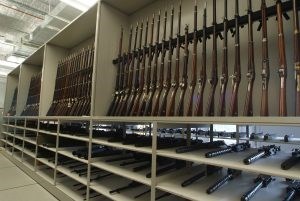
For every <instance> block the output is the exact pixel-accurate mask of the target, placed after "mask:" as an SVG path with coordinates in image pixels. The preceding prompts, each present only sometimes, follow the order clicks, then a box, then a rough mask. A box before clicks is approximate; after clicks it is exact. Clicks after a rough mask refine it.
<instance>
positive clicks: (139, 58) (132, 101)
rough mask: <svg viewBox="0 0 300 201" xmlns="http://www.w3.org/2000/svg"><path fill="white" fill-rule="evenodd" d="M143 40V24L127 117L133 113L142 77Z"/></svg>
mask: <svg viewBox="0 0 300 201" xmlns="http://www.w3.org/2000/svg"><path fill="white" fill-rule="evenodd" d="M142 38H143V22H142V24H141V27H140V40H139V48H138V50H137V52H138V54H137V64H136V69H135V79H134V83H133V87H132V89H131V93H130V96H129V98H128V104H127V109H126V112H125V115H127V116H129V115H130V113H131V110H132V107H133V105H134V100H135V97H136V93H137V90H138V88H139V86H138V85H139V77H140V65H141V49H142ZM132 73H133V72H132ZM132 78H133V76H132Z"/></svg>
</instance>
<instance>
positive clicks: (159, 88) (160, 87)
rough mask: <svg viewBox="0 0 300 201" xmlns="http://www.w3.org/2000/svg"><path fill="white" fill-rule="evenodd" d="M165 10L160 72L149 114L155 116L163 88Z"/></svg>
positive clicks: (165, 30)
mask: <svg viewBox="0 0 300 201" xmlns="http://www.w3.org/2000/svg"><path fill="white" fill-rule="evenodd" d="M167 14H168V13H167V11H165V17H164V33H163V38H162V48H161V64H160V72H159V78H158V83H157V86H156V91H157V92H156V96H155V98H154V101H153V107H152V112H151V116H157V115H158V113H159V111H158V110H159V101H160V96H161V92H162V90H163V81H164V72H165V57H166V47H165V45H166V44H165V41H166V32H167Z"/></svg>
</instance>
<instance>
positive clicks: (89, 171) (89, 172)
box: [86, 119, 94, 201]
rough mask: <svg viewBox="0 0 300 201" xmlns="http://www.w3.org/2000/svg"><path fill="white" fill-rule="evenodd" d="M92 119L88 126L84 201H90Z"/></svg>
mask: <svg viewBox="0 0 300 201" xmlns="http://www.w3.org/2000/svg"><path fill="white" fill-rule="evenodd" d="M93 123H94V121H93V119H91V120H90V125H89V144H88V148H89V154H88V169H87V182H86V200H87V201H89V200H90V185H91V163H92V140H93Z"/></svg>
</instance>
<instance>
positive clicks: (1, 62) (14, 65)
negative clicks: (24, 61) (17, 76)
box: [0, 60, 20, 68]
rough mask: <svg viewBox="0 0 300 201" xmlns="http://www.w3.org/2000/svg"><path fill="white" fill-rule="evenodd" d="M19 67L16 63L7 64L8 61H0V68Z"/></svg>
mask: <svg viewBox="0 0 300 201" xmlns="http://www.w3.org/2000/svg"><path fill="white" fill-rule="evenodd" d="M19 65H20V64H18V63H13V62H9V61H3V60H0V66H6V67H10V68H16V67H18V66H19Z"/></svg>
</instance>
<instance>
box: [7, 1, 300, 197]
mask: <svg viewBox="0 0 300 201" xmlns="http://www.w3.org/2000/svg"><path fill="white" fill-rule="evenodd" d="M183 2H184V5H183V16H182V24H191V22H192V19H193V16H192V15H193V12H192V8H193V3H194V1H188V0H184V1H183ZM203 2H204V1H200V0H199V18H202V17H201V15H202V10H201V9H202V7H203V6H202V5H203ZM228 2H229V6H228V7H229V8H231V7H232V4H233V1H228ZM272 2H273V1H268V2H267V3H268V4H270V5H271V4H272ZM172 3H174V6H175V13H176V12H177V10H176V9H177V6H178V4H179V0H174V1H173V2H172ZM253 4H254V5H253V7H254V10H256V9H259V4H258V3H257V2H255V3H254V2H253ZM169 7H171V5H170V2H169V1H168V0H143V1H141V0H126V1H124V0H102V1H99V2H98V3H97V4H96V5H94V6H93V7H92V8H91V9H90V10H88V11H87V12H86V13H84V14H82V15H81V16H79V17H78V18H77V19H75V20H74V21H73V22H72V23H71V24H70V25H69V26H67V27H66V28H65V29H64V30H62V31H61V32H59V33H58V34H57V35H56V36H54V37H53V38H52V39H50V40H49V41H48V42H47V43H46V44H45V45H44V46H42V47H41V48H40V49H39V50H37V51H36V52H35V53H33V55H32V56H31V57H29V58H28V59H27V60H26V61H25V62H24V64H21V66H20V67H19V68H17V69H16V70H15V71H13V72H12V73H11V74H9V76H8V83H7V91H6V99H5V110H4V112H5V113H6V112H7V111H8V110H9V107H10V104H11V100H12V96H13V94H12V93H13V92H12V91H13V88H14V87H16V86H18V87H19V93H18V99H17V100H18V103H17V106H18V107H17V116H13V117H9V116H5V117H4V122H3V124H2V134H1V135H2V139H1V142H2V143H4V148H5V149H6V151H7V152H8V153H9V155H11V156H12V157H14V158H15V159H17V160H18V161H20V162H22V163H23V164H24V166H26V167H29V168H30V169H31V170H32V171H33V172H35V173H36V174H37V175H39V176H40V177H42V178H44V180H46V181H48V182H50V183H51V184H52V185H54V186H56V187H57V188H58V189H61V190H63V191H64V192H65V193H66V194H67V195H69V196H70V197H71V198H72V199H74V200H82V199H83V198H84V197H83V196H81V195H80V193H78V192H76V189H75V188H74V187H73V184H75V183H80V184H82V185H83V186H84V188H85V187H86V189H85V190H84V191H85V192H86V196H85V198H87V200H91V201H92V200H93V199H89V196H90V190H93V191H95V192H98V193H100V194H102V195H103V196H104V197H106V199H107V200H115V201H130V200H135V199H134V198H133V195H134V194H138V193H141V192H143V191H145V190H147V189H151V193H149V194H146V195H145V196H143V197H141V198H140V199H136V200H140V201H143V200H151V201H154V200H155V197H156V196H159V195H161V194H163V193H164V192H169V193H171V194H172V196H168V197H166V198H164V199H161V200H162V201H168V200H172V201H177V200H178V201H180V200H184V199H188V200H197V201H219V200H223V201H238V200H240V196H241V195H242V193H244V192H245V191H246V190H247V188H249V187H250V186H251V184H252V178H254V177H255V175H257V174H268V175H272V176H274V177H277V178H278V179H277V180H276V182H272V184H271V186H270V187H269V188H267V189H263V190H261V191H260V192H259V195H258V196H257V197H256V198H254V199H253V200H254V201H258V200H277V199H278V197H282V196H283V195H284V193H285V187H286V185H284V184H283V183H282V182H281V180H282V179H283V178H290V179H297V180H300V166H299V165H297V166H295V167H293V168H292V169H290V170H288V171H283V170H281V169H280V164H281V162H282V161H283V160H285V159H286V158H288V157H289V156H290V153H284V152H282V153H280V154H278V155H275V156H272V157H270V158H266V159H264V160H261V161H258V162H256V163H254V164H252V165H249V166H247V165H244V164H243V162H242V159H243V158H244V157H245V156H246V155H248V154H249V153H253V152H255V151H256V150H254V149H251V150H249V151H247V152H242V153H232V154H228V155H224V156H221V157H215V158H210V159H207V158H205V156H204V153H205V151H204V150H203V151H195V152H190V153H184V154H176V153H175V151H174V149H166V150H157V148H156V145H157V137H158V135H159V133H158V129H159V128H196V127H202V126H203V127H209V125H215V124H223V125H235V126H236V128H237V131H238V130H239V128H241V127H244V126H273V127H277V126H284V127H297V128H299V126H300V118H299V117H256V116H255V117H107V116H106V112H107V111H106V110H107V108H108V107H109V105H110V102H111V100H112V94H113V92H114V84H115V74H116V68H115V66H114V65H113V64H112V59H113V58H115V57H116V55H117V47H118V38H119V35H120V33H119V32H120V26H121V25H123V27H124V28H125V34H124V44H123V47H124V49H126V48H127V44H126V43H127V40H125V39H127V36H128V32H129V30H128V29H129V27H130V24H135V23H136V22H137V21H141V20H142V19H144V20H145V18H146V16H149V17H151V15H152V13H153V12H158V10H159V9H163V10H164V9H168V8H169ZM244 8H246V6H245V5H244V4H241V8H240V11H242V10H243V11H244V10H245V9H244ZM217 9H218V10H220V12H218V13H222V12H223V8H222V6H221V4H220V5H219V4H218V8H217ZM208 11H209V12H208V15H209V16H208V19H211V12H210V11H211V2H210V1H209V2H208ZM232 16H233V15H232ZM232 16H231V17H230V18H232ZM221 17H222V16H219V15H218V21H219V22H221ZM176 21H177V16H176V15H175V22H176ZM200 21H201V20H199V27H201V26H202V25H201V23H200ZM268 24H269V28H270V31H269V37H270V39H272V40H276V33H277V30H276V22H275V20H273V18H272V19H270V20H269V21H268ZM183 27H184V26H183ZM291 27H292V23H291V21H288V22H286V24H285V29H287V31H286V42H287V43H290V44H291V41H292V31H291V30H292V28H291ZM176 29H177V23H174V30H176ZM168 32H169V30H167V33H168ZM241 39H242V43H241V46H242V47H243V48H246V45H247V42H246V41H247V31H246V28H244V29H242V30H241ZM260 40H261V39H260V34H255V41H260ZM210 42H211V41H208V49H207V52H208V53H209V52H211V49H210V47H211V45H210ZM229 43H230V44H233V43H232V38H230V39H229ZM93 44H94V45H95V58H94V69H93V82H92V83H93V90H92V94H91V97H92V103H91V115H90V116H84V117H56V116H53V117H48V116H46V114H47V111H48V109H49V107H50V105H51V102H52V98H53V91H54V87H55V77H56V70H57V64H58V61H59V60H60V59H62V58H64V57H66V56H67V55H69V54H71V53H73V52H75V51H77V50H79V49H81V48H83V47H88V46H91V45H93ZM218 45H219V46H218V49H220V50H221V48H222V47H221V44H220V43H219V44H218ZM256 45H257V44H256ZM275 45H276V43H270V47H269V48H270V58H277V51H276V46H275ZM230 48H231V47H230ZM260 48H261V47H260V45H257V46H256V49H257V51H255V53H256V55H255V58H256V63H257V64H260ZM199 50H200V45H199ZM229 54H230V55H229V57H230V58H232V57H233V55H232V54H233V51H229ZM199 55H200V52H199ZM287 55H288V66H289V72H292V70H293V69H292V67H293V65H292V63H291V61H292V55H293V54H292V48H288V49H287ZM218 56H219V59H221V53H219V55H218ZM173 59H175V58H173ZM207 61H210V54H208V58H207ZM220 61H221V60H220ZM241 61H242V66H246V65H247V64H246V61H247V54H242V58H241ZM219 63H220V62H219ZM232 63H233V61H232V59H230V61H229V66H230V67H229V71H230V72H232V67H233V65H232ZM199 64H200V59H199ZM208 66H209V63H208ZM270 66H277V60H275V59H271V60H270ZM256 68H257V69H256V70H257V72H260V68H261V66H260V65H256ZM38 71H42V84H41V87H42V88H41V96H40V110H39V116H37V117H20V116H19V115H20V114H21V111H22V110H23V107H24V104H25V102H26V99H27V95H26V94H27V91H28V87H29V82H30V79H28V78H30V76H32V74H34V73H35V72H38ZM245 74H246V68H244V67H243V68H242V75H245ZM257 74H259V73H257ZM245 80H246V79H244V77H243V79H242V83H241V86H240V87H241V89H243V88H244V89H246V82H245ZM293 80H294V79H293V73H288V94H289V95H290V96H289V99H288V113H289V115H293V112H292V111H294V104H293V102H294V100H293V98H291V97H293V96H294V91H293V87H294V83H293ZM278 81H279V80H278V75H277V71H276V72H275V70H274V71H273V70H272V72H271V79H270V86H273V87H279V85H278V86H277V83H279V82H278ZM260 86H261V81H260V79H259V77H258V76H257V79H256V81H255V86H254V90H255V91H260V90H261V89H260ZM228 87H229V85H228ZM228 93H229V92H228ZM207 96H208V91H207V90H206V91H205V99H206V98H207ZM218 96H219V95H218V94H216V97H215V98H216V99H218ZM277 96H278V91H276V90H272V93H271V94H270V100H272V101H270V113H271V115H272V116H275V115H277V114H276V113H277V111H276V108H277V104H278V103H277ZM240 97H243V98H242V99H241V101H240V105H239V109H240V111H239V112H240V113H242V109H243V108H242V103H243V100H244V97H245V90H241V92H240ZM259 100H260V94H255V99H254V114H255V115H258V114H259V105H260V103H259ZM32 121H35V122H37V124H36V127H35V128H32V127H28V126H27V125H28V124H27V123H29V122H32ZM44 122H50V123H52V124H56V125H57V129H56V131H48V130H43V129H41V128H40V125H41V123H44ZM66 122H86V123H87V125H89V135H88V136H74V135H69V134H63V133H60V125H61V124H63V123H66ZM98 124H113V125H120V126H126V125H151V126H152V133H151V135H152V142H153V143H152V147H142V148H139V147H135V146H133V145H123V144H121V143H112V142H108V141H107V140H106V139H104V138H93V135H92V128H93V125H98ZM27 133H35V134H36V137H27V136H26V134H27ZM295 135H297V134H295ZM238 136H239V135H238ZM41 139H42V140H41ZM47 139H49V141H50V139H51V142H55V147H45V146H43V140H46V141H47ZM61 139H68V140H73V141H76V142H78V143H81V144H85V145H87V146H88V147H89V157H88V159H79V158H78V157H75V156H73V154H72V150H74V149H77V148H78V147H73V148H62V147H60V146H59V142H60V140H61ZM235 140H236V141H239V140H249V139H248V138H246V139H243V138H241V139H239V137H237V138H236V139H235ZM250 141H251V140H250ZM253 141H254V142H255V140H253ZM256 141H257V142H258V141H259V140H256ZM20 142H21V144H20ZM270 142H272V143H275V141H270ZM276 143H277V144H280V143H282V144H284V143H283V142H280V141H276ZM92 144H98V145H105V146H109V147H114V148H118V149H122V150H128V151H134V152H139V153H144V154H149V155H151V162H152V163H151V168H149V169H148V170H147V171H144V172H138V173H136V172H133V171H132V170H131V169H130V168H127V167H126V168H125V167H124V168H121V167H120V166H119V164H118V163H107V162H105V160H103V159H102V158H101V159H99V158H98V159H97V158H91V147H92ZM30 145H31V146H30ZM291 145H295V146H296V145H299V146H300V143H298V142H295V143H293V144H291ZM28 147H31V148H32V147H34V149H29V148H28ZM40 150H46V151H48V152H49V153H50V154H51V155H52V156H53V158H54V163H52V162H49V160H48V158H40V157H38V156H39V152H40ZM59 156H66V157H68V158H71V159H73V160H76V161H78V162H81V163H83V164H86V165H87V167H88V174H87V175H86V176H84V177H79V176H78V175H77V174H74V173H72V172H71V171H70V170H69V169H68V168H66V167H64V166H60V165H58V163H57V160H58V157H59ZM161 156H163V157H167V158H173V159H181V160H186V161H190V162H194V163H196V164H211V165H216V166H222V167H225V168H234V169H238V170H242V171H243V172H245V173H243V175H242V176H241V177H240V178H238V179H236V180H233V181H232V182H230V183H229V184H228V185H226V186H225V187H224V188H222V189H220V191H218V192H215V193H214V194H212V195H207V194H206V192H205V189H206V188H207V187H208V186H209V185H211V184H212V183H213V181H214V180H215V179H216V178H220V177H221V176H222V175H223V174H224V172H222V173H218V174H217V175H214V176H212V177H207V178H204V179H203V180H201V182H197V183H195V184H194V185H191V186H189V187H186V188H182V187H181V185H180V184H181V182H182V181H184V180H185V179H187V178H189V177H190V176H191V175H193V173H195V172H198V171H200V170H201V169H202V168H203V166H202V165H198V166H197V167H190V168H184V169H182V170H178V171H175V172H172V173H170V174H167V175H164V176H158V177H157V176H156V174H155V171H154V170H156V166H157V163H156V162H157V157H161ZM93 167H96V168H99V169H102V170H105V171H107V172H110V173H113V174H114V176H112V177H109V178H106V179H104V180H101V182H100V181H99V182H94V181H93V182H90V179H91V177H92V175H91V173H90V172H91V171H90V170H91V168H93ZM150 171H151V172H152V173H153V174H151V176H152V177H151V178H146V177H145V174H146V173H147V172H150ZM63 175H64V176H63ZM280 178H281V179H280ZM130 180H134V181H138V182H140V183H142V184H144V185H143V186H141V187H140V188H137V189H134V191H135V192H133V190H128V191H126V192H124V193H123V192H122V193H120V194H114V195H112V194H110V193H109V191H110V190H112V189H115V188H117V187H119V186H122V185H125V184H127V183H128V182H129V181H130ZM237 186H239V188H237ZM270 192H272V193H270ZM103 200H105V199H103Z"/></svg>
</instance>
